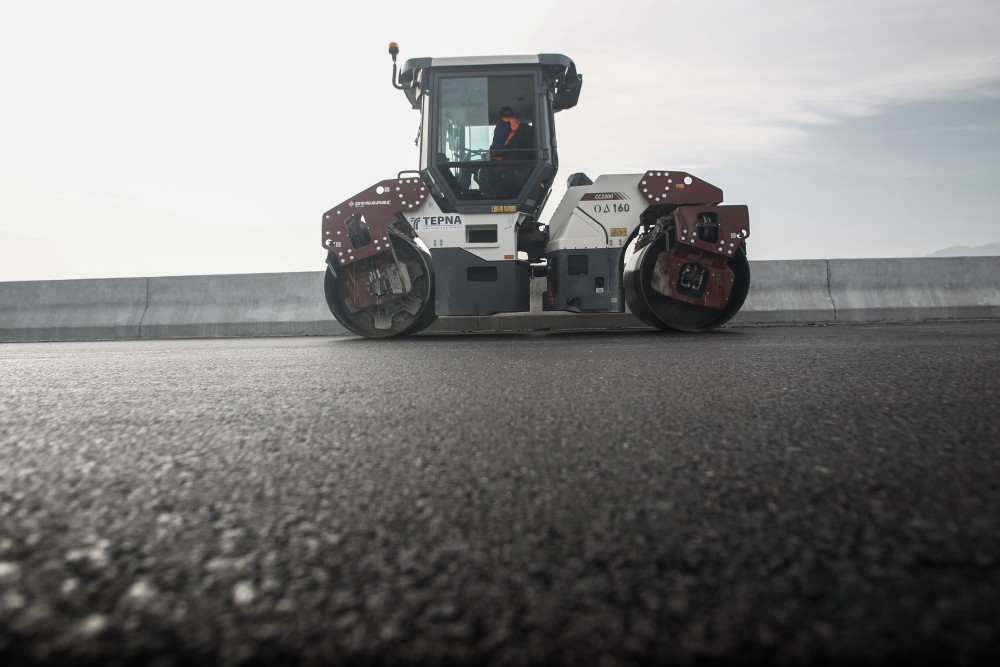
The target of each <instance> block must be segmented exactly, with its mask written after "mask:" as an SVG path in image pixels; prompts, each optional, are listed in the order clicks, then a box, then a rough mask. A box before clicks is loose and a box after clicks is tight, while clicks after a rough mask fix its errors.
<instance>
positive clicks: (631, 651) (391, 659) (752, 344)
mask: <svg viewBox="0 0 1000 667" xmlns="http://www.w3.org/2000/svg"><path fill="white" fill-rule="evenodd" d="M998 656H1000V322H992V323H988V322H985V323H951V324H947V323H939V324H921V325H881V326H828V327H794V328H734V329H727V330H722V331H718V332H715V333H712V334H704V335H674V336H671V335H664V334H660V333H658V332H651V331H632V332H595V333H536V334H509V335H468V336H450V335H426V336H419V337H415V338H412V339H404V340H394V341H370V340H363V339H358V338H352V337H338V338H284V339H275V338H272V339H256V340H255V339H230V340H187V341H141V342H116V343H79V344H77V343H51V344H17V345H3V346H0V663H2V664H5V665H8V664H32V663H45V664H67V663H93V664H154V665H162V666H164V667H165V666H167V665H173V664H176V665H187V664H192V663H195V664H197V663H214V664H223V665H237V664H247V665H249V664H327V663H335V664H342V665H351V664H396V665H409V664H435V665H449V664H492V665H529V664H538V665H617V664H623V665H627V664H640V663H650V662H657V663H661V664H681V665H712V664H756V663H767V664H804V663H811V664H815V663H821V664H822V663H829V664H848V663H851V664H858V663H860V664H866V663H867V664H872V663H875V664H878V663H887V662H895V661H905V662H906V663H907V664H911V665H912V664H941V663H945V664H969V665H973V664H982V662H983V661H994V660H996V659H997V658H998ZM993 664H998V663H996V662H993Z"/></svg>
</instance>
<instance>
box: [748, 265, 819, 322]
mask: <svg viewBox="0 0 1000 667" xmlns="http://www.w3.org/2000/svg"><path fill="white" fill-rule="evenodd" d="M835 319H836V313H835V311H834V308H833V300H832V299H831V298H830V288H829V285H828V283H827V264H826V260H825V259H803V260H780V261H770V262H750V294H749V295H747V300H746V303H744V304H743V308H742V309H741V310H740V312H739V313H737V314H736V317H734V318H733V319H732V320H731V321H730V322H731V324H732V325H740V324H782V323H799V324H801V323H807V322H833V321H835Z"/></svg>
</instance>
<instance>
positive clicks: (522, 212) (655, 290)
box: [322, 43, 750, 338]
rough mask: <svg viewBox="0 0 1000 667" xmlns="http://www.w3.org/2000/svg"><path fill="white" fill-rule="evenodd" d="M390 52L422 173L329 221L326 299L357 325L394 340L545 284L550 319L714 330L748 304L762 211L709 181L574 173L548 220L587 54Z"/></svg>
mask: <svg viewBox="0 0 1000 667" xmlns="http://www.w3.org/2000/svg"><path fill="white" fill-rule="evenodd" d="M389 53H390V55H391V56H392V85H393V86H394V87H395V88H396V89H398V90H400V91H402V93H403V95H404V96H405V98H406V100H407V101H408V102H409V104H410V105H411V107H412V108H413V109H414V110H416V111H419V112H420V129H419V133H418V137H417V144H418V145H419V153H420V161H419V168H418V169H414V170H402V171H398V172H396V175H395V177H392V178H387V179H385V180H382V181H379V182H378V183H375V184H374V185H372V186H371V187H369V188H368V189H366V190H364V191H362V192H359V193H357V194H355V195H353V196H352V197H349V198H348V199H346V200H344V201H343V202H341V203H339V204H337V205H336V206H334V207H332V208H330V209H329V210H328V211H326V212H325V213H324V214H323V221H322V244H323V248H324V249H325V250H326V264H327V270H326V278H325V284H324V287H325V293H326V301H327V304H328V305H329V307H330V311H331V312H332V313H333V316H334V317H335V318H336V319H337V320H338V321H339V322H340V323H341V324H342V325H343V326H344V327H345V328H346V329H348V330H349V331H351V332H353V333H355V334H358V335H360V336H365V337H368V338H391V337H395V336H405V335H409V334H414V333H417V332H419V331H422V330H423V329H425V328H427V327H428V326H429V325H430V324H432V323H433V322H434V321H435V320H436V319H437V318H438V317H448V316H478V315H494V314H498V313H518V312H528V311H529V310H531V300H532V292H533V291H534V292H535V298H536V299H537V298H538V296H537V294H538V292H540V291H541V309H542V311H543V315H542V317H543V318H544V313H556V312H569V313H622V312H625V311H626V308H627V309H628V310H629V311H630V312H631V313H632V314H633V315H634V316H635V317H636V318H638V319H639V320H641V321H642V322H643V323H645V324H647V325H649V326H650V327H655V328H659V329H662V330H664V331H680V332H703V331H710V330H712V329H715V328H717V327H719V326H721V325H723V324H724V323H725V322H727V321H728V320H729V319H730V318H732V317H733V316H734V315H735V314H736V313H737V312H738V311H739V309H740V308H741V307H742V305H743V302H744V300H745V299H746V296H747V292H748V290H749V287H750V270H749V264H748V262H747V251H746V240H747V237H748V236H749V235H750V220H749V211H748V209H747V207H746V206H744V205H723V204H722V201H723V197H722V190H721V189H719V188H718V187H716V186H715V185H712V184H711V183H708V182H706V181H704V180H702V179H700V178H698V177H697V176H695V175H694V174H691V173H688V172H686V171H681V170H675V169H663V168H660V166H657V168H655V169H648V170H646V171H644V172H642V173H635V174H605V175H600V176H597V177H595V178H591V177H589V176H587V175H586V174H585V173H584V172H582V171H578V172H574V173H573V174H572V175H571V176H569V178H568V179H567V182H566V183H567V188H566V192H565V194H564V195H563V197H562V201H560V202H559V204H558V206H556V208H555V211H554V213H553V214H552V215H551V217H549V218H548V219H547V220H544V219H542V217H541V214H542V211H543V210H544V208H545V204H546V202H547V200H548V197H549V194H550V192H551V191H552V184H553V182H554V179H555V178H556V174H557V172H558V167H559V157H558V151H557V143H556V121H555V119H556V115H557V114H558V113H559V112H562V111H566V110H567V109H572V108H574V107H576V106H577V102H578V101H579V98H580V91H581V89H582V86H583V76H582V74H580V73H579V72H578V71H577V68H576V64H575V63H574V62H573V60H571V59H570V58H568V57H567V56H565V55H562V54H554V53H541V54H536V55H522V56H482V57H460V58H413V59H409V60H406V61H405V62H404V63H403V64H402V65H399V64H398V63H397V55H398V53H399V48H398V46H397V45H396V44H395V43H391V44H390V46H389ZM602 131H603V130H602ZM532 281H544V283H542V285H543V286H544V290H542V289H541V286H539V287H537V288H536V289H535V290H532V288H531V285H532ZM536 285H538V283H536ZM536 309H537V306H536ZM553 317H555V316H554V315H553Z"/></svg>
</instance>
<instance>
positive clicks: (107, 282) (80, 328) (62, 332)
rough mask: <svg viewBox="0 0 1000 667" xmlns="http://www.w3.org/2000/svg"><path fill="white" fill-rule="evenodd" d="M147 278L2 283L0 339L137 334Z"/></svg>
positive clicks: (101, 337)
mask: <svg viewBox="0 0 1000 667" xmlns="http://www.w3.org/2000/svg"><path fill="white" fill-rule="evenodd" d="M148 280H149V279H148V278H113V279H96V280H37V281H24V282H3V283H0V342H26V341H48V340H116V339H122V338H138V337H139V323H140V322H141V321H142V315H143V313H144V312H145V310H146V289H147V283H148Z"/></svg>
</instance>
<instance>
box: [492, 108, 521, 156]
mask: <svg viewBox="0 0 1000 667" xmlns="http://www.w3.org/2000/svg"><path fill="white" fill-rule="evenodd" d="M500 120H502V121H507V122H508V123H510V134H508V135H507V138H506V139H504V141H503V145H504V146H506V145H507V144H509V143H510V140H511V139H513V138H514V135H515V134H517V128H518V127H520V126H521V122H520V121H519V120H518V119H516V118H514V117H513V116H504V117H502V118H501V119H500ZM498 122H499V121H498ZM493 159H494V160H502V159H503V156H502V155H497V156H496V157H495V158H493Z"/></svg>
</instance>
